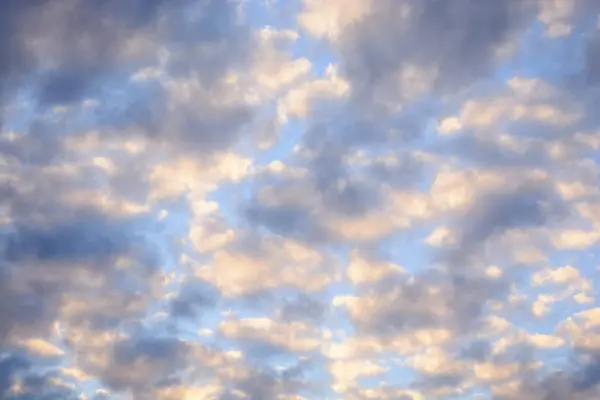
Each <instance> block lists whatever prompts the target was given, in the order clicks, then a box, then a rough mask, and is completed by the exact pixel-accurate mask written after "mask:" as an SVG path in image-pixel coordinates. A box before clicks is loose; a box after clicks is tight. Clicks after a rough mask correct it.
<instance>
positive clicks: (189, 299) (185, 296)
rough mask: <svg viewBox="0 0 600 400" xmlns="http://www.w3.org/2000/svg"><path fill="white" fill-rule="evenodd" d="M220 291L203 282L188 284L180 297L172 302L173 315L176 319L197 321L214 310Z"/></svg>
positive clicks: (180, 293)
mask: <svg viewBox="0 0 600 400" xmlns="http://www.w3.org/2000/svg"><path fill="white" fill-rule="evenodd" d="M218 299H219V291H218V290H217V289H216V288H215V287H214V286H213V285H211V284H210V283H208V282H203V281H200V280H198V281H192V282H186V283H185V285H184V286H183V287H182V288H181V289H180V291H179V294H178V296H177V297H176V298H175V299H173V300H172V301H171V314H172V315H173V316H174V317H180V318H190V319H196V318H201V317H202V313H203V312H204V311H206V310H210V309H212V308H213V307H214V306H215V305H216V304H217V302H218Z"/></svg>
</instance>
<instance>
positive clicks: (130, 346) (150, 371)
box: [98, 333, 188, 393]
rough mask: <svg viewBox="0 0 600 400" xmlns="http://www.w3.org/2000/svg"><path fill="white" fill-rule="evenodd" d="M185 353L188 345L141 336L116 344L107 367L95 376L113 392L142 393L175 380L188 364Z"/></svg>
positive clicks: (150, 336)
mask: <svg viewBox="0 0 600 400" xmlns="http://www.w3.org/2000/svg"><path fill="white" fill-rule="evenodd" d="M187 352H188V347H187V345H186V344H185V343H184V342H181V341H179V340H177V339H172V338H162V337H157V336H156V335H148V334H147V333H140V334H138V335H136V336H134V337H132V338H128V339H124V340H122V341H120V342H118V343H117V344H116V345H115V347H114V348H113V349H112V353H111V357H110V362H109V364H108V365H107V366H106V368H105V369H104V370H102V371H98V372H99V376H100V377H101V378H102V380H103V381H104V382H105V383H106V384H107V385H108V386H109V387H110V388H112V389H114V390H117V391H122V390H132V391H133V393H144V392H147V391H149V390H152V389H154V388H156V387H158V386H160V384H161V382H162V381H163V380H165V379H167V378H169V377H174V376H176V374H177V372H178V371H179V369H180V368H182V367H183V366H185V364H186V362H187V361H186V354H187Z"/></svg>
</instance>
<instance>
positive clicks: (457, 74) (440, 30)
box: [342, 0, 536, 99]
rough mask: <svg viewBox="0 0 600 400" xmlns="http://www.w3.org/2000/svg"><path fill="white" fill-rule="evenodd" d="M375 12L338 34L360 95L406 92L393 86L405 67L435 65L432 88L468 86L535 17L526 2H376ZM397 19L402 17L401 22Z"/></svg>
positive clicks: (533, 6) (433, 66)
mask: <svg viewBox="0 0 600 400" xmlns="http://www.w3.org/2000/svg"><path fill="white" fill-rule="evenodd" d="M374 4H375V6H374V10H373V11H372V12H370V13H369V15H368V16H367V17H366V18H364V19H363V20H361V21H359V22H358V23H356V24H354V25H351V26H350V27H349V28H348V29H347V30H346V31H344V32H343V35H342V56H343V57H344V58H343V59H344V67H345V70H346V72H347V74H348V76H349V78H350V79H351V81H352V83H353V87H354V90H355V91H356V95H358V96H368V98H369V99H373V97H372V96H374V95H381V94H384V93H385V92H386V91H390V90H391V91H394V90H398V91H399V92H400V93H402V92H403V91H404V90H406V88H405V87H402V84H401V85H400V87H399V88H398V87H397V86H396V87H394V85H393V83H396V84H397V80H394V74H396V73H397V72H398V69H399V68H400V67H402V66H404V65H408V66H413V67H416V68H418V69H421V70H426V69H427V68H434V69H436V70H437V71H438V73H439V75H438V76H437V77H436V78H435V80H434V89H440V90H448V89H455V88H459V87H460V86H462V85H464V84H472V83H473V82H474V81H475V80H476V79H477V78H479V77H481V76H483V75H484V74H486V73H489V72H491V68H492V67H493V66H494V65H495V63H496V57H495V51H497V50H498V48H499V47H500V46H502V45H504V44H506V43H507V42H508V41H509V40H511V39H514V35H515V34H516V33H518V32H519V31H520V30H521V29H523V28H525V27H526V26H527V25H526V22H527V21H531V19H532V18H533V17H534V16H535V10H536V2H533V1H528V0H518V1H513V0H501V1H494V0H484V1H477V0H461V1H459V2H456V3H449V2H444V1H439V0H427V1H423V2H419V3H418V4H414V3H412V2H405V1H381V2H376V3H374ZM398 21H402V23H399V22H398Z"/></svg>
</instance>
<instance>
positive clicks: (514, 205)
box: [442, 182, 568, 268]
mask: <svg viewBox="0 0 600 400" xmlns="http://www.w3.org/2000/svg"><path fill="white" fill-rule="evenodd" d="M567 212H568V208H567V206H566V204H565V203H564V201H563V200H562V199H561V198H560V196H559V195H558V193H556V192H555V190H554V189H553V188H552V187H551V186H550V185H548V184H547V183H546V182H525V183H523V184H521V185H519V186H518V187H517V188H515V189H509V190H507V191H499V192H493V193H480V194H479V197H478V198H477V199H476V200H475V202H474V205H473V206H472V208H471V209H470V210H468V211H467V212H466V213H465V214H464V216H462V217H460V218H459V220H458V221H457V228H458V231H459V241H458V244H457V245H456V246H454V247H453V248H451V249H450V250H449V251H448V250H444V252H443V253H444V254H443V255H442V258H443V259H445V260H446V261H447V262H449V263H450V264H451V265H453V266H454V267H457V268H463V267H464V265H461V264H465V263H467V262H468V261H469V260H470V259H472V257H473V256H474V255H476V254H477V252H478V251H479V250H480V247H481V245H482V244H483V243H485V242H486V241H487V240H488V239H490V238H491V237H492V236H494V235H498V234H501V233H503V232H505V231H506V230H508V229H513V228H528V227H540V226H543V225H545V224H547V223H550V222H553V221H554V222H556V221H559V220H560V219H561V218H564V217H565V216H566V215H567Z"/></svg>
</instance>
